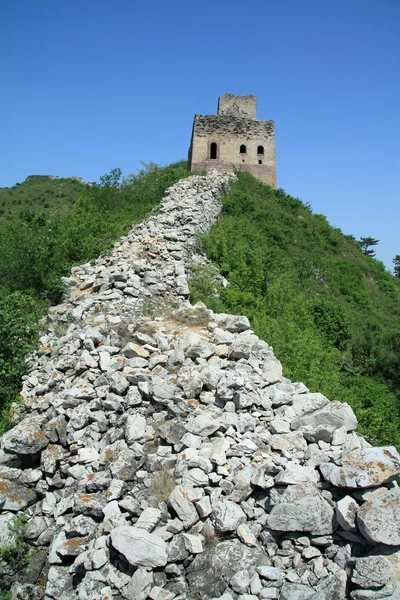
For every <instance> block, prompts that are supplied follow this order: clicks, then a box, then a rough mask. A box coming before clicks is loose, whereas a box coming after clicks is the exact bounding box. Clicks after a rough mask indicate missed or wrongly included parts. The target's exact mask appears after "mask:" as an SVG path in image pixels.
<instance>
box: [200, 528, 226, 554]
mask: <svg viewBox="0 0 400 600" xmlns="http://www.w3.org/2000/svg"><path fill="white" fill-rule="evenodd" d="M201 535H202V536H203V537H204V550H213V549H214V548H215V546H217V545H218V544H219V543H220V542H222V539H221V538H220V537H219V536H218V535H217V534H216V533H215V530H214V527H213V526H212V525H211V523H210V522H209V521H206V522H205V523H204V525H203V528H202V530H201Z"/></svg>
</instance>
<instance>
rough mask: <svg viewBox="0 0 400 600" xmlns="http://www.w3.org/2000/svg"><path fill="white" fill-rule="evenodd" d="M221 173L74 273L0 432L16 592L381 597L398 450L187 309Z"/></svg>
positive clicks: (391, 585) (96, 596) (228, 327)
mask: <svg viewBox="0 0 400 600" xmlns="http://www.w3.org/2000/svg"><path fill="white" fill-rule="evenodd" d="M228 182H229V177H228V176H226V175H220V174H217V173H212V174H210V175H208V176H207V177H200V176H194V177H191V178H189V179H185V180H182V181H180V182H179V183H178V184H176V185H175V186H173V187H172V188H171V189H169V190H168V191H167V193H166V195H165V198H164V199H163V201H162V203H161V205H160V210H159V211H158V213H157V214H154V215H152V216H150V217H149V218H148V219H147V220H146V221H144V222H143V223H141V224H139V225H135V226H134V227H133V228H132V230H131V231H130V233H129V234H128V235H127V236H126V237H124V238H123V239H121V241H120V242H118V243H117V244H116V245H115V247H114V249H113V251H112V252H111V254H110V256H107V257H100V258H98V259H97V260H96V262H95V264H94V265H93V264H85V265H82V266H80V267H75V268H73V269H72V273H71V277H70V278H68V279H67V280H66V282H67V283H68V284H69V286H70V287H69V292H68V294H67V297H66V299H65V302H63V303H62V304H60V305H58V306H56V307H53V309H51V311H50V313H49V320H50V324H49V326H48V329H47V331H46V332H45V333H44V334H43V336H42V338H41V347H40V348H38V350H37V352H36V353H35V354H34V355H33V356H32V357H31V358H30V361H29V372H28V374H27V375H26V376H25V377H24V381H23V390H22V394H23V397H24V399H25V414H24V418H23V420H22V421H21V422H20V423H19V424H17V425H16V426H15V427H14V428H13V429H12V430H10V431H8V432H7V433H6V434H4V435H3V437H2V438H1V448H0V547H1V546H4V545H5V544H7V539H8V538H7V535H8V534H7V524H8V523H10V522H11V521H12V519H13V516H14V515H16V514H19V513H20V512H21V511H25V514H26V515H27V517H28V521H27V530H26V533H25V538H26V542H27V543H28V544H29V545H30V546H31V547H32V548H33V549H36V551H37V554H36V558H35V561H36V562H35V563H34V564H35V568H34V570H33V573H32V571H30V572H29V573H28V574H23V572H22V570H21V569H20V566H19V564H18V562H15V564H13V563H12V564H5V563H4V562H0V571H1V575H0V578H1V581H2V585H3V586H5V585H8V584H11V583H12V582H14V583H13V594H14V596H13V598H14V597H15V598H18V599H19V600H28V599H29V600H40V599H41V598H43V597H44V598H45V599H46V600H73V599H77V600H100V599H101V600H106V599H111V598H113V599H116V600H123V599H126V600H132V599H143V600H145V599H147V598H149V599H151V600H186V599H187V600H189V599H192V598H200V599H210V598H221V599H223V600H237V599H242V600H262V599H266V598H269V599H276V600H307V599H309V600H342V599H344V598H351V599H352V600H367V599H369V600H378V599H381V600H389V599H391V600H398V599H399V597H400V582H399V576H400V553H399V548H400V490H399V488H398V486H397V483H396V478H397V477H398V476H399V472H400V456H399V454H398V453H397V451H396V449H395V448H394V447H391V446H389V447H381V448H377V447H372V446H371V445H370V444H369V443H368V442H367V441H366V440H365V439H364V438H363V437H361V436H359V435H357V433H355V429H356V426H357V420H356V418H355V415H354V413H353V411H352V409H351V408H350V406H349V405H348V404H346V403H345V402H338V401H334V402H330V401H329V400H328V399H327V398H326V397H325V396H323V395H322V394H320V393H311V392H310V391H309V390H308V389H307V387H306V386H305V385H304V384H302V383H300V382H291V381H289V380H288V379H287V378H285V377H284V376H283V375H282V367H281V364H280V363H279V361H278V360H277V358H276V357H275V356H274V353H273V349H272V348H271V347H270V346H269V345H268V344H267V342H265V341H263V340H261V339H259V338H258V337H257V336H256V335H255V334H254V333H253V332H252V331H251V329H250V324H249V322H248V320H247V318H246V317H244V316H235V315H228V314H215V313H213V312H212V311H210V310H208V309H207V308H206V307H205V306H204V305H202V304H197V305H195V306H192V305H191V304H190V303H189V301H188V297H189V288H188V266H189V265H190V262H191V261H192V260H193V257H194V255H195V253H196V252H197V251H198V250H197V230H200V231H203V232H205V231H207V230H208V229H209V228H210V227H211V226H212V224H213V223H214V222H215V220H216V219H217V217H218V215H219V213H220V210H221V202H220V197H221V195H222V194H223V193H225V191H226V189H227V185H228Z"/></svg>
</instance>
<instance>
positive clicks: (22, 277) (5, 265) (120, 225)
mask: <svg viewBox="0 0 400 600" xmlns="http://www.w3.org/2000/svg"><path fill="white" fill-rule="evenodd" d="M187 175H188V171H187V165H186V162H185V161H182V162H179V163H174V164H172V165H170V166H168V167H163V168H161V167H158V166H156V165H153V164H151V165H146V168H145V169H143V170H141V171H139V172H138V173H137V174H133V175H130V176H129V177H128V178H127V179H125V180H122V177H121V171H120V170H119V169H114V170H113V171H111V173H110V174H109V175H106V176H104V177H102V178H101V179H100V184H98V185H93V186H84V187H83V188H82V185H81V184H79V185H80V189H81V195H80V197H79V198H78V199H77V200H76V202H75V204H74V206H73V208H72V209H71V210H70V211H69V212H68V213H60V212H58V211H57V212H51V211H47V212H46V213H41V214H36V213H34V212H32V211H25V212H23V213H22V214H21V215H20V216H18V217H17V218H15V219H14V220H13V221H11V222H10V223H9V224H7V226H6V227H4V228H3V229H0V256H1V258H2V259H1V261H0V411H2V410H3V416H2V417H1V418H0V434H1V432H2V431H4V430H5V429H7V427H8V425H9V423H8V407H9V406H10V403H11V402H12V401H13V400H15V399H16V397H17V396H18V393H19V391H20V387H21V383H20V382H21V376H22V375H23V374H24V371H25V360H24V358H25V355H26V354H27V352H29V351H30V350H31V349H32V348H33V347H34V346H35V344H36V333H37V327H36V325H35V324H36V323H37V320H38V318H39V317H40V315H42V314H44V313H45V312H46V310H47V308H48V306H49V304H50V303H56V302H58V301H59V300H60V299H61V295H62V292H63V285H62V280H61V277H62V276H65V275H68V274H69V272H70V269H71V266H73V265H74V264H78V263H84V262H87V261H90V260H92V259H94V258H96V257H97V256H99V254H100V253H102V252H104V251H106V250H107V249H109V248H110V247H112V245H113V244H114V243H115V242H116V241H117V240H118V238H119V237H120V236H121V235H123V234H126V233H127V232H128V231H129V229H130V227H131V225H132V224H133V223H138V222H140V221H141V220H142V219H143V218H144V216H145V215H146V213H147V212H149V211H150V210H151V209H153V208H154V207H155V206H156V205H157V204H158V203H159V202H160V200H161V198H162V196H163V194H164V191H165V190H166V189H167V188H169V187H170V186H171V185H173V184H174V183H176V182H177V181H178V180H179V179H182V178H183V177H186V176H187Z"/></svg>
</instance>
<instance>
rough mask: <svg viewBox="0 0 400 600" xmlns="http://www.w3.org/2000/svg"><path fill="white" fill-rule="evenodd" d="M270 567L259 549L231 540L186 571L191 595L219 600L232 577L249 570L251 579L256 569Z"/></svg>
mask: <svg viewBox="0 0 400 600" xmlns="http://www.w3.org/2000/svg"><path fill="white" fill-rule="evenodd" d="M269 564H270V559H269V557H268V556H267V554H265V552H264V550H263V549H262V548H260V547H257V548H248V547H247V546H245V545H244V544H242V543H241V542H239V540H228V541H226V542H221V543H220V544H217V546H215V548H213V549H209V550H207V551H206V552H202V553H201V554H198V555H197V556H196V558H195V559H194V560H193V562H192V563H191V564H190V565H189V566H188V568H187V569H186V572H187V579H188V582H189V587H190V591H191V593H192V594H193V595H195V594H199V596H200V597H202V598H214V597H215V598H219V597H220V596H221V594H223V593H224V591H225V590H226V588H227V586H228V583H229V581H230V579H231V578H232V576H233V575H234V574H235V573H237V572H238V571H241V570H243V569H247V570H248V571H249V573H250V575H251V576H253V574H254V573H255V571H256V568H257V566H259V565H266V566H268V565H269Z"/></svg>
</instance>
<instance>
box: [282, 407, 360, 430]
mask: <svg viewBox="0 0 400 600" xmlns="http://www.w3.org/2000/svg"><path fill="white" fill-rule="evenodd" d="M290 426H291V428H292V429H294V430H297V429H300V428H308V427H324V428H325V429H327V430H328V431H330V432H332V433H333V432H334V431H335V429H339V428H340V427H346V430H347V431H353V430H354V429H356V428H357V418H356V416H355V414H354V412H353V410H352V409H351V407H350V406H349V405H348V404H347V403H346V402H343V403H342V402H329V403H328V404H325V405H324V406H323V407H322V408H319V409H318V410H314V411H313V412H307V413H305V414H303V415H301V416H299V417H297V418H296V419H293V421H292V422H291V424H290Z"/></svg>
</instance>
